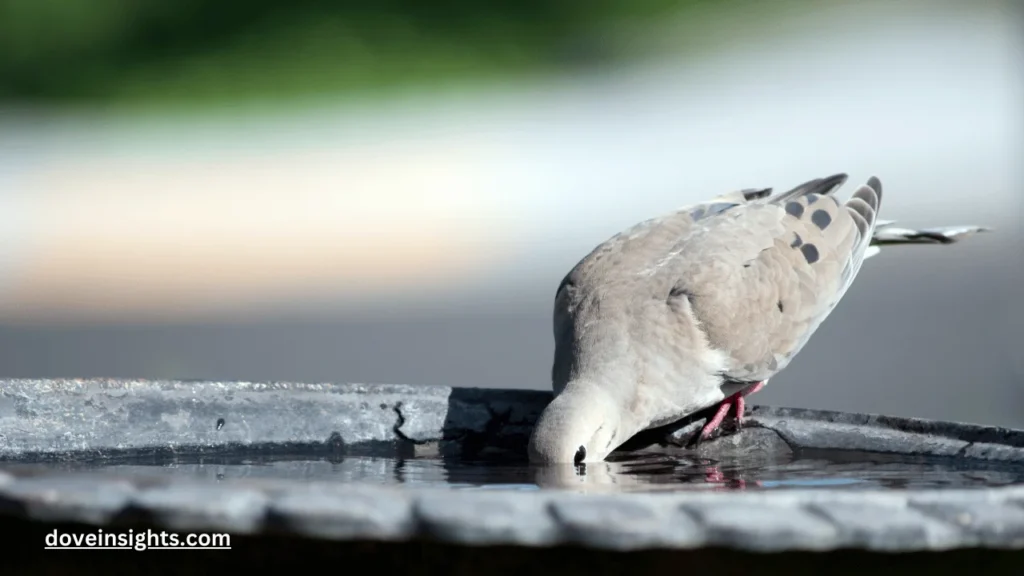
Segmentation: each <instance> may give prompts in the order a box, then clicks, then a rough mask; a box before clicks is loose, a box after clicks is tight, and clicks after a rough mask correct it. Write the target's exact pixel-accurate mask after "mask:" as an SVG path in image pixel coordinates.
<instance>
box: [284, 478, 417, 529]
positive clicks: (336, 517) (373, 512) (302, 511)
mask: <svg viewBox="0 0 1024 576" xmlns="http://www.w3.org/2000/svg"><path fill="white" fill-rule="evenodd" d="M268 513H269V514H270V516H271V523H272V525H273V524H274V523H276V524H277V525H278V527H279V528H281V529H283V530H285V531H287V532H294V533H297V534H302V535H306V536H313V537H319V538H334V539H358V538H363V539H367V538H368V539H373V540H398V539H401V538H404V537H406V536H408V535H410V534H412V533H413V532H414V528H415V526H414V524H415V521H414V514H413V510H412V504H411V499H410V498H409V496H408V495H407V494H401V493H395V491H392V490H380V489H376V488H373V487H365V486H362V487H352V486H323V485H316V486H297V487H293V488H292V489H290V490H288V491H286V492H284V493H282V494H281V495H279V496H278V497H276V498H273V499H272V500H271V502H270V503H269V507H268Z"/></svg>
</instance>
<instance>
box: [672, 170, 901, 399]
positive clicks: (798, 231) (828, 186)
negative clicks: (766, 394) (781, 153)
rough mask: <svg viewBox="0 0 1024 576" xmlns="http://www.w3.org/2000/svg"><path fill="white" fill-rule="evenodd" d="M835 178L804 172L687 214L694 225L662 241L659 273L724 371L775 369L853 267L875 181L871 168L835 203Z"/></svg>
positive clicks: (735, 378) (843, 287)
mask: <svg viewBox="0 0 1024 576" xmlns="http://www.w3.org/2000/svg"><path fill="white" fill-rule="evenodd" d="M845 180H846V176H845V175H843V174H839V175H836V176H831V177H829V178H822V179H817V180H812V181H810V182H807V183H805V184H802V185H800V186H798V187H796V188H794V189H793V190H790V191H787V192H785V193H783V194H780V195H778V196H775V197H768V198H763V197H762V198H752V199H749V200H747V201H746V202H743V203H737V204H734V205H733V206H731V207H729V208H725V209H722V210H720V211H719V212H717V213H715V214H714V215H711V216H706V215H698V214H693V216H694V217H695V222H694V224H693V227H694V232H693V233H691V234H689V235H688V236H687V237H686V238H685V239H684V240H683V241H682V242H680V244H679V245H678V246H676V247H675V248H674V249H673V250H672V251H671V252H672V253H673V254H675V255H676V256H675V258H674V260H673V262H672V263H671V264H670V265H666V266H665V267H664V268H665V270H664V271H663V272H661V273H662V274H668V275H670V276H671V278H672V279H673V281H674V284H675V286H674V290H673V292H674V293H676V294H680V295H681V296H682V297H686V298H687V299H688V300H689V305H690V308H691V309H692V311H693V314H694V315H695V317H696V318H697V319H698V320H699V321H700V323H701V326H702V328H703V330H704V331H705V333H706V334H707V336H708V339H709V341H710V343H711V345H712V346H713V347H715V348H717V349H719V350H722V351H724V352H726V354H728V356H729V361H728V364H727V366H726V369H725V370H724V374H723V375H724V377H725V378H726V380H727V381H731V382H757V381H763V380H766V379H768V378H769V377H771V376H772V375H773V374H775V373H777V372H778V371H779V370H782V369H783V368H784V367H785V366H786V365H787V364H788V363H789V361H790V360H791V359H792V357H793V356H794V355H796V353H797V352H799V351H800V349H801V348H803V346H804V344H806V342H807V340H808V339H809V338H810V337H811V335H812V334H813V333H814V331H815V330H816V329H817V328H818V326H819V325H820V324H821V323H822V321H824V319H825V318H826V317H827V316H828V314H829V313H830V312H831V311H832V309H833V308H834V307H835V306H836V304H837V303H838V302H839V300H840V299H841V298H842V297H843V295H844V294H845V293H846V291H847V289H848V288H849V287H850V284H851V283H852V282H853V280H854V278H855V277H856V275H857V272H858V271H859V270H860V267H861V263H862V262H863V260H864V258H865V254H866V253H867V251H868V248H869V246H870V245H871V240H872V237H873V233H874V229H875V225H876V215H877V213H878V209H879V207H880V204H881V196H882V187H881V184H880V182H879V181H878V179H877V178H871V179H870V180H869V181H868V183H867V185H864V186H861V187H860V188H858V189H857V190H856V191H855V192H854V194H853V196H852V198H850V200H848V201H847V202H845V203H842V202H840V201H839V200H837V199H836V198H835V197H834V196H833V195H832V192H833V191H834V190H835V189H836V188H837V187H839V186H840V185H841V184H842V183H843V182H844V181H845ZM701 216H703V217H701Z"/></svg>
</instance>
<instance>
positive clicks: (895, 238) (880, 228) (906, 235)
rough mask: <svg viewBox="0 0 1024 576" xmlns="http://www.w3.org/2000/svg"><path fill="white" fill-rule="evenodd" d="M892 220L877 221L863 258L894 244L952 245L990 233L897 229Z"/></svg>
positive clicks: (976, 228)
mask: <svg viewBox="0 0 1024 576" xmlns="http://www.w3.org/2000/svg"><path fill="white" fill-rule="evenodd" d="M893 224H895V222H894V221H892V220H879V221H878V222H877V226H876V228H875V232H874V234H873V235H872V236H871V245H870V246H869V247H868V250H867V253H866V254H864V257H865V258H870V257H871V256H874V255H875V254H878V253H879V252H880V251H881V249H882V248H881V247H882V246H890V245H894V244H953V243H954V242H959V241H960V240H963V239H964V238H969V237H971V236H974V235H975V234H980V233H982V232H991V231H992V229H991V228H986V227H984V226H942V227H938V228H920V229H912V228H897V227H895V226H893Z"/></svg>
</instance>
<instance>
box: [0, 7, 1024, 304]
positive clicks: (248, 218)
mask: <svg viewBox="0 0 1024 576" xmlns="http://www.w3.org/2000/svg"><path fill="white" fill-rule="evenodd" d="M982 4H984V6H985V9H978V7H977V6H964V5H963V4H960V3H955V2H933V3H931V6H932V8H931V9H930V10H929V11H928V12H927V15H928V16H927V17H922V14H924V13H925V12H922V11H921V9H920V6H921V5H920V4H916V3H913V5H915V6H917V9H913V10H912V9H908V8H906V7H905V6H904V7H903V8H899V7H896V5H894V4H892V3H877V2H875V3H864V4H861V5H858V4H853V5H842V4H837V5H836V6H835V7H834V8H832V9H830V10H825V9H823V10H822V11H821V12H817V13H814V14H811V15H808V16H807V17H804V18H800V19H798V20H791V21H787V22H786V23H785V25H784V26H782V25H780V26H772V25H769V24H764V25H762V26H760V27H759V28H758V30H757V33H756V34H747V35H745V36H743V37H742V38H737V39H736V42H730V43H724V44H727V46H725V47H724V48H723V49H722V50H720V51H719V52H718V53H716V54H711V55H708V54H702V55H701V57H700V59H694V60H687V59H682V60H677V61H672V60H665V61H660V62H655V63H651V64H650V65H649V66H647V67H645V68H642V69H641V68H633V69H629V70H624V71H622V72H619V73H615V74H605V75H603V76H601V77H598V78H593V77H591V78H577V79H570V80H566V81H564V82H562V83H559V84H558V85H547V86H532V87H523V86H513V87H511V88H509V90H507V91H502V92H496V93H481V94H479V95H477V96H473V95H469V96H459V97H453V98H452V99H450V100H445V99H437V100H429V99H427V98H426V97H424V98H421V99H419V100H416V99H414V100H412V101H410V103H408V105H406V104H403V103H397V104H396V103H391V104H382V105H381V107H380V109H374V108H373V107H372V106H370V107H362V108H359V109H342V110H330V109H318V110H304V111H302V112H296V114H295V115H293V116H279V117H276V118H267V119H264V120H260V121H254V120H246V119H244V118H241V119H237V120H231V119H230V118H227V119H220V120H206V121H204V120H199V119H196V120H193V121H189V120H183V119H172V120H168V121H163V122H162V121H160V120H159V119H157V120H154V121H153V122H152V123H150V124H148V125H143V124H140V123H139V122H137V121H136V120H134V119H133V120H131V121H127V120H125V121H123V122H118V121H117V119H110V118H90V117H81V118H69V117H65V118H62V119H43V120H40V121H39V122H30V121H25V120H24V118H22V119H20V120H19V119H18V117H17V116H16V115H13V114H12V115H11V116H10V119H8V120H3V124H2V125H0V152H2V158H0V186H2V189H0V210H2V213H0V234H2V237H0V241H2V251H0V258H2V262H0V266H2V267H0V273H2V274H3V277H2V282H0V290H2V292H0V319H2V320H4V321H35V320H39V321H42V320H45V319H47V318H50V317H54V318H73V317H82V318H95V319H102V320H105V321H111V320H114V321H116V320H117V319H119V318H121V317H125V318H140V317H153V318H160V319H162V320H175V319H184V318H195V317H204V318H207V317H209V316H210V315H211V314H235V315H243V316H245V315H252V314H258V313H260V311H270V310H273V309H274V308H275V307H278V308H280V307H281V306H291V305H293V304H294V303H296V302H302V301H307V300H310V301H312V300H316V301H321V302H331V301H345V302H357V303H360V304H359V305H366V306H370V305H374V304H380V305H384V306H388V305H391V304H392V303H393V302H395V301H396V299H397V300H403V299H404V300H409V301H412V300H416V299H421V300H422V299H430V298H433V297H440V296H441V295H443V294H445V293H448V292H451V291H453V290H457V289H472V287H473V286H478V285H479V286H483V285H485V284H487V283H488V282H490V283H499V284H501V285H503V286H504V287H505V288H506V289H507V290H512V291H514V289H515V286H517V285H523V286H535V285H545V286H546V285H548V284H550V287H551V289H552V290H553V289H554V286H555V285H556V284H557V282H558V279H559V278H560V276H561V274H563V273H564V272H565V271H566V270H568V268H569V267H570V266H571V265H572V264H573V263H574V262H575V261H576V260H578V259H579V257H581V256H582V255H583V254H584V253H585V252H586V251H587V250H589V249H590V248H591V247H592V246H593V245H594V244H596V243H597V242H600V241H601V240H603V239H605V238H606V237H607V236H609V235H610V234H612V233H614V232H616V231H618V230H619V229H621V228H623V227H625V226H628V225H631V224H633V223H635V222H636V221H639V220H642V219H645V218H648V217H651V216H654V215H656V214H658V213H661V212H663V211H666V210H669V209H672V208H674V207H677V206H679V205H682V204H686V203H688V202H692V201H696V200H700V199H703V198H706V197H708V196H711V195H715V194H719V193H722V192H726V191H729V190H731V189H734V188H740V187H754V186H775V187H777V188H782V187H785V186H791V185H794V184H797V183H799V182H800V181H802V180H805V179H809V178H812V177H817V176H825V175H828V174H831V173H834V172H839V171H846V172H848V173H850V175H851V178H852V180H853V181H854V183H858V182H859V181H861V180H863V179H865V178H867V177H868V176H870V175H872V174H877V175H878V176H880V177H881V179H882V182H883V183H884V185H885V190H886V197H885V204H884V207H883V211H884V214H883V215H884V217H885V218H886V219H897V220H900V221H904V222H905V223H906V224H908V225H931V224H935V225H943V224H961V223H967V224H986V225H992V226H995V227H1000V226H1002V227H1004V228H1005V227H1008V226H1010V225H1012V224H1015V223H1016V219H1017V218H1019V207H1020V201H1019V197H1020V193H1021V190H1020V184H1019V180H1017V179H1016V176H1018V175H1019V170H1018V168H1017V166H1018V164H1019V162H1020V159H1021V158H1022V157H1024V149H1022V138H1021V137H1022V128H1021V127H1022V126H1024V106H1022V102H1024V83H1022V72H1021V70H1024V56H1022V49H1021V39H1022V37H1024V33H1022V31H1021V29H1020V21H1019V19H1017V18H1014V17H1011V11H1010V9H1009V6H1010V4H1009V3H1008V2H985V3H982ZM901 6H903V5H902V4H901ZM736 29H737V28H736V27H735V26H733V28H732V30H734V33H735V30H736ZM848 192H849V191H848V190H847V191H845V192H844V193H848ZM974 199H977V200H974ZM1011 207H1013V208H1016V209H1015V210H1011V209H1009V208H1011Z"/></svg>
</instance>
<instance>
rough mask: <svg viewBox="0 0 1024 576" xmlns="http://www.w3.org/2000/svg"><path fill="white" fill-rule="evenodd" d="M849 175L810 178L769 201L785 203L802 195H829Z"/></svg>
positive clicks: (843, 182) (844, 181)
mask: <svg viewBox="0 0 1024 576" xmlns="http://www.w3.org/2000/svg"><path fill="white" fill-rule="evenodd" d="M848 177H849V176H847V175H846V174H833V175H832V176H828V177H826V178H815V179H814V180H808V181H807V182H804V183H803V184H800V185H799V186H797V187H795V188H793V189H792V190H789V191H787V192H783V193H782V194H779V195H778V196H774V197H772V198H769V199H768V201H769V202H773V203H775V204H783V203H785V202H788V201H790V200H793V199H795V198H800V197H801V196H806V195H808V194H817V195H819V196H828V195H829V194H831V193H833V192H835V191H836V190H838V189H839V187H840V186H842V185H843V184H845V183H846V179H847V178H848Z"/></svg>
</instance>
